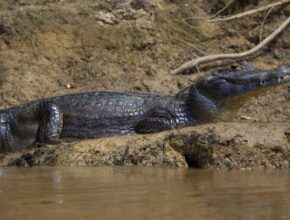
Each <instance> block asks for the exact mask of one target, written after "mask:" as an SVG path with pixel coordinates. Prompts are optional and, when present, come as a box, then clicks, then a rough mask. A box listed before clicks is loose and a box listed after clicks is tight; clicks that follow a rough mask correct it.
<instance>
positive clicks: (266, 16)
mask: <svg viewBox="0 0 290 220" xmlns="http://www.w3.org/2000/svg"><path fill="white" fill-rule="evenodd" d="M272 10H273V8H270V9H269V11H267V13H266V15H265V17H264V18H263V21H262V24H261V28H260V35H259V40H260V42H261V41H262V37H263V28H264V25H265V22H266V19H267V18H268V16H269V15H270V13H271V12H272Z"/></svg>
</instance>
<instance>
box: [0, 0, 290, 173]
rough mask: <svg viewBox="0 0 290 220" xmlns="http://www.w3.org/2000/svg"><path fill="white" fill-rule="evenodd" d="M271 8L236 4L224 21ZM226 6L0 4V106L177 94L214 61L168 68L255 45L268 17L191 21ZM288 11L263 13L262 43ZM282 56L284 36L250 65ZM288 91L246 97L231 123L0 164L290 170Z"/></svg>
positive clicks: (129, 1)
mask: <svg viewBox="0 0 290 220" xmlns="http://www.w3.org/2000/svg"><path fill="white" fill-rule="evenodd" d="M270 2H271V1H268V0H259V1H247V4H240V3H236V4H237V5H233V6H231V7H229V8H228V10H226V11H225V12H224V13H223V15H229V14H231V13H237V12H240V11H243V10H247V9H249V8H253V7H256V6H257V5H264V4H267V3H270ZM225 3H226V2H225V1H194V3H193V2H192V1H186V0H182V1H167V0H154V1H146V0H144V1H142V0H141V1H140V0H122V1H121V0H109V1H89V0H86V1H80V0H74V1H58V0H55V1H41V0H31V1H4V0H3V1H0V99H1V102H0V108H7V107H11V106H14V105H18V104H22V103H25V102H28V101H31V100H34V99H39V98H44V97H49V96H54V95H61V94H67V93H75V92H80V91H95V90H117V91H132V92H149V93H157V94H169V95H172V94H175V93H177V92H178V91H179V90H181V89H183V88H185V87H186V86H188V85H190V84H192V83H193V82H194V80H195V79H196V78H197V77H199V76H201V75H204V74H206V73H207V72H208V71H210V69H212V68H214V67H216V66H218V65H220V63H219V62H217V63H215V64H210V65H204V66H200V72H199V73H195V74H192V75H177V76H176V75H171V74H170V73H169V72H170V70H172V69H174V68H176V67H178V66H179V65H181V64H182V63H184V62H186V61H188V60H189V59H192V58H194V57H197V56H203V55H207V54H215V53H223V52H239V51H244V50H247V49H250V48H252V47H253V46H254V45H256V44H257V43H258V42H259V35H260V30H261V23H262V21H263V18H264V16H265V13H266V12H265V13H258V14H255V15H252V16H250V17H246V18H245V19H239V20H235V21H231V22H227V23H225V22H222V23H212V22H207V21H206V20H199V19H195V17H202V18H207V17H210V16H212V15H213V14H215V13H216V12H217V11H218V10H219V9H221V8H222V7H223V6H224V4H225ZM289 7H290V6H289V5H288V6H286V7H285V6H283V7H278V8H275V9H274V10H273V11H272V12H271V13H270V15H269V16H268V18H267V20H266V21H265V26H264V28H263V32H262V37H265V36H267V35H268V34H270V33H271V32H272V31H273V30H275V28H276V27H278V26H279V24H281V22H283V21H284V20H285V18H287V16H289V14H290V8H289ZM188 18H189V19H188ZM289 57H290V31H289V28H288V29H287V30H286V31H284V32H283V33H282V34H281V35H280V36H279V37H278V38H277V40H275V41H273V42H272V43H271V44H270V45H269V46H267V47H265V49H263V50H262V51H260V52H259V53H258V54H257V55H255V56H253V57H250V58H249V59H248V61H249V62H250V63H251V64H252V65H254V66H256V67H259V68H264V69H270V68H273V67H275V66H277V65H280V64H287V65H290V60H289ZM289 88H290V87H289V85H284V86H282V87H280V88H277V89H275V90H273V91H270V92H267V93H266V94H264V95H261V96H259V97H256V98H252V99H251V100H249V102H247V103H246V105H245V106H243V108H242V109H241V110H240V112H239V114H238V115H237V117H236V118H235V119H234V120H233V122H230V123H217V124H212V125H202V126H198V127H193V128H186V129H181V130H177V131H169V132H164V133H161V134H154V135H146V136H138V135H137V136H132V137H113V138H104V139H98V140H86V141H78V142H72V143H63V144H60V145H57V146H47V147H40V148H39V147H37V146H35V147H36V148H34V149H32V150H31V149H28V150H24V151H23V152H20V153H15V154H7V155H1V156H0V164H1V165H2V166H6V165H17V166H32V165H65V166H77V165H82V166H83V165H142V166H169V167H176V166H178V167H188V166H192V167H200V168H230V169H232V168H233V169H234V168H249V167H276V168H278V167H288V161H289V158H288V154H289V150H288V148H289V138H290V137H289V134H290V132H289V127H290V102H289V100H290V96H289ZM241 116H247V117H250V118H252V120H250V121H243V120H242V119H241ZM247 123H248V124H247ZM287 135H288V136H287ZM287 138H288V139H287Z"/></svg>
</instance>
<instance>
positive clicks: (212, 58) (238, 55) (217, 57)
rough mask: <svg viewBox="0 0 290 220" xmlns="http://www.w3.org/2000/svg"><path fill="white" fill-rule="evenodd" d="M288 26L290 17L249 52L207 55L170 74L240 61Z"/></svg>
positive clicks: (185, 64) (183, 65)
mask: <svg viewBox="0 0 290 220" xmlns="http://www.w3.org/2000/svg"><path fill="white" fill-rule="evenodd" d="M289 24H290V16H289V17H288V18H287V19H286V20H285V21H284V22H283V23H282V24H281V25H280V26H279V27H278V28H277V29H276V30H275V31H274V32H273V33H272V34H270V35H269V36H268V37H266V38H265V39H264V40H263V41H262V42H261V43H259V44H258V45H256V46H255V47H253V48H252V49H250V50H247V51H244V52H241V53H229V54H216V55H209V56H204V57H198V58H197V59H194V60H191V61H189V62H187V63H184V64H182V65H181V66H180V67H178V68H177V69H175V70H173V71H172V74H180V73H183V72H186V71H189V70H191V69H192V68H196V67H197V66H198V65H200V64H203V63H209V62H213V61H216V60H225V59H241V58H244V57H247V56H250V55H252V54H254V53H255V52H257V51H258V50H260V49H261V48H263V47H264V46H265V45H267V44H268V43H269V42H270V41H272V40H273V39H274V38H275V37H277V36H278V35H279V34H280V33H281V32H282V31H283V30H284V29H285V28H286V27H287V26H288V25H289Z"/></svg>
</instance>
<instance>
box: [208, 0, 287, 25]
mask: <svg viewBox="0 0 290 220" xmlns="http://www.w3.org/2000/svg"><path fill="white" fill-rule="evenodd" d="M287 3H290V0H282V1H278V2H275V3H272V4H269V5H265V6H262V7H260V8H255V9H252V10H249V11H245V12H242V13H239V14H235V15H232V16H229V17H225V18H216V19H211V20H209V21H212V22H220V21H230V20H234V19H238V18H242V17H245V16H248V15H251V14H254V13H257V12H260V11H265V10H267V9H269V8H272V7H275V6H279V5H282V4H287Z"/></svg>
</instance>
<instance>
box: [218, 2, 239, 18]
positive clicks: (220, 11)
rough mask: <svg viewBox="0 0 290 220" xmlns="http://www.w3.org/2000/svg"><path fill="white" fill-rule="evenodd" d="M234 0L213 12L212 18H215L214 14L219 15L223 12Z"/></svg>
mask: <svg viewBox="0 0 290 220" xmlns="http://www.w3.org/2000/svg"><path fill="white" fill-rule="evenodd" d="M234 1H235V0H230V1H229V2H228V3H227V4H226V5H225V7H223V8H222V9H221V10H219V11H218V12H217V13H215V14H214V15H213V16H212V18H215V17H216V16H218V15H220V14H221V13H222V12H224V11H225V10H226V9H227V8H228V7H229V6H230V5H231V4H232V3H233V2H234Z"/></svg>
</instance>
